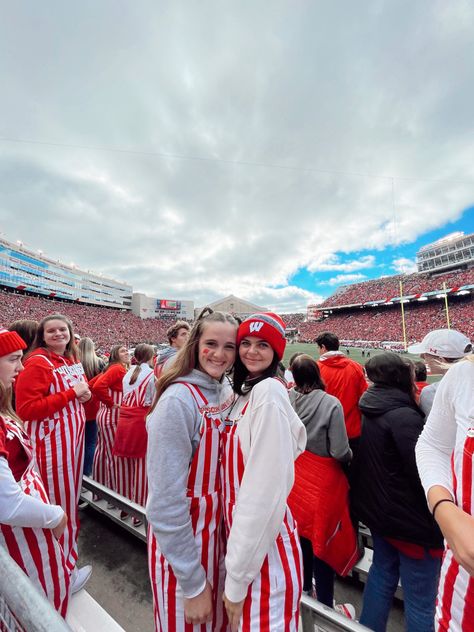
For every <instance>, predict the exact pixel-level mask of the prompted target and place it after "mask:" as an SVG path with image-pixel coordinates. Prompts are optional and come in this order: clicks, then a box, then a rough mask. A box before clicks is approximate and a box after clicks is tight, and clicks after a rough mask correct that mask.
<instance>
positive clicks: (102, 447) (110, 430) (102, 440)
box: [92, 388, 126, 496]
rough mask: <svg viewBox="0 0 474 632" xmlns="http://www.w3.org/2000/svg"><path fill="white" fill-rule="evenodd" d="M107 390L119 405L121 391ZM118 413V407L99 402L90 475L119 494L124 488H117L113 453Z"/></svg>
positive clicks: (121, 395)
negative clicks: (95, 439)
mask: <svg viewBox="0 0 474 632" xmlns="http://www.w3.org/2000/svg"><path fill="white" fill-rule="evenodd" d="M108 391H109V397H110V398H111V399H112V400H113V402H114V404H117V406H120V404H121V403H122V397H123V393H122V391H114V390H112V389H111V388H109V389H108ZM118 415H119V409H118V408H109V407H108V406H106V405H105V404H104V403H103V402H100V405H99V411H98V413H97V430H98V432H97V445H96V447H95V452H94V461H93V463H92V476H93V478H94V479H95V480H96V481H97V482H98V483H100V484H101V485H105V486H106V487H108V488H109V489H111V490H113V491H114V492H118V493H119V494H121V493H122V491H125V490H124V489H123V487H121V488H120V489H119V488H118V485H117V464H116V457H115V456H114V455H113V447H114V441H115V433H116V431H117V423H118ZM123 495H124V496H125V495H126V494H123Z"/></svg>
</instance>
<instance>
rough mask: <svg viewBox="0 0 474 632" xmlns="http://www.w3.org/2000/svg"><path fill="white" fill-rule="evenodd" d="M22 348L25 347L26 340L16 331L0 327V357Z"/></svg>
mask: <svg viewBox="0 0 474 632" xmlns="http://www.w3.org/2000/svg"><path fill="white" fill-rule="evenodd" d="M23 349H26V342H25V341H24V340H23V338H21V337H20V336H19V335H18V334H17V333H16V331H8V329H3V328H0V358H1V357H2V356H6V355H8V354H9V353H13V352H14V351H22V350H23Z"/></svg>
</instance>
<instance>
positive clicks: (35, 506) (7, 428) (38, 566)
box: [0, 329, 70, 629]
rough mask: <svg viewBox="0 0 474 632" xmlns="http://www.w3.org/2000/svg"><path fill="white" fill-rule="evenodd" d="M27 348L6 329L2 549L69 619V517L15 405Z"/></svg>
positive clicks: (1, 402) (1, 342)
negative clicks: (52, 493)
mask: <svg viewBox="0 0 474 632" xmlns="http://www.w3.org/2000/svg"><path fill="white" fill-rule="evenodd" d="M25 349H26V343H25V342H24V341H23V340H22V338H20V336H19V335H18V334H17V333H16V331H7V330H6V329H0V546H2V547H3V548H4V549H5V550H6V551H7V552H8V553H9V554H10V555H11V557H12V558H13V559H14V560H15V562H16V563H17V564H18V565H19V567H20V568H21V569H22V570H23V571H24V572H25V573H26V574H27V575H28V576H29V578H30V579H31V581H32V583H33V585H34V586H35V587H36V588H37V589H38V590H39V591H40V592H44V593H45V594H46V597H47V598H48V600H49V601H50V602H51V604H52V605H53V607H54V608H56V610H58V612H59V613H60V614H61V615H62V616H63V617H65V616H66V612H67V606H68V600H69V593H70V571H69V570H68V568H67V566H66V560H65V558H64V552H63V549H62V547H61V546H60V545H59V543H58V541H57V540H58V539H59V538H60V537H61V536H62V534H63V532H64V529H65V527H66V524H67V516H66V513H65V512H64V509H63V508H62V507H61V506H60V505H51V504H50V503H49V500H48V496H47V494H46V491H45V488H44V485H43V482H42V480H41V476H40V474H39V472H38V470H37V469H36V466H35V463H34V456H33V448H32V446H31V443H30V440H29V438H28V435H27V434H26V433H25V432H24V430H23V424H22V422H21V420H20V419H19V417H18V416H17V415H16V414H15V412H14V411H13V408H12V406H11V402H10V396H11V387H12V384H13V383H14V381H15V378H16V377H17V376H18V374H19V373H20V371H22V370H23V366H22V363H21V359H22V355H23V353H22V352H23V350H25ZM2 610H3V607H2ZM0 627H2V629H6V628H3V626H0ZM9 629H11V628H9ZM15 629H16V626H15ZM18 629H19V628H18Z"/></svg>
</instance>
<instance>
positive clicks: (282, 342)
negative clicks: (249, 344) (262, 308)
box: [237, 312, 286, 360]
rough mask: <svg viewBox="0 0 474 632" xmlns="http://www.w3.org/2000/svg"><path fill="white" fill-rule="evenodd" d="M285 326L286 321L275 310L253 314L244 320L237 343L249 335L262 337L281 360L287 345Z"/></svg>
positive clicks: (238, 333)
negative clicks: (274, 312)
mask: <svg viewBox="0 0 474 632" xmlns="http://www.w3.org/2000/svg"><path fill="white" fill-rule="evenodd" d="M285 328H286V325H285V323H284V322H283V321H282V319H281V318H280V317H279V316H278V315H277V314H273V312H264V313H262V314H252V316H249V317H248V318H246V319H245V320H244V322H243V323H242V324H241V325H240V327H239V329H238V331H237V345H239V344H240V342H241V340H242V338H247V337H248V336H254V337H255V338H262V340H265V341H266V342H268V344H269V345H270V346H271V348H272V349H273V351H275V353H276V354H277V356H278V358H279V359H280V360H281V359H282V358H283V354H284V353H285V347H286V338H285Z"/></svg>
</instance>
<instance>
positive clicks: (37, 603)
mask: <svg viewBox="0 0 474 632" xmlns="http://www.w3.org/2000/svg"><path fill="white" fill-rule="evenodd" d="M0 568H1V569H2V570H1V573H0V608H1V606H2V605H4V606H6V608H7V610H8V612H9V613H10V614H11V615H12V616H11V617H9V618H10V621H13V622H14V627H8V626H9V625H10V623H9V622H8V621H6V620H5V625H6V626H7V628H6V629H7V630H14V631H16V630H19V629H22V628H23V629H25V630H27V631H28V632H71V628H70V627H69V626H68V625H67V624H66V622H65V621H64V619H63V618H62V617H61V616H60V615H59V614H58V613H57V612H56V610H55V609H54V608H53V606H52V605H51V604H50V603H49V601H48V600H47V599H46V597H45V596H44V594H43V593H41V592H40V591H39V590H38V589H37V588H36V586H34V585H33V584H32V582H31V580H30V579H29V577H28V576H27V575H25V573H24V572H23V571H22V570H21V568H20V567H19V566H18V564H17V563H16V562H15V560H14V559H13V558H12V557H10V555H9V554H8V552H7V551H6V549H5V548H4V547H3V546H0ZM1 621H2V615H1V613H0V623H1ZM19 625H20V626H21V628H20V627H19ZM0 627H1V626H0ZM2 629H3V628H2Z"/></svg>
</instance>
